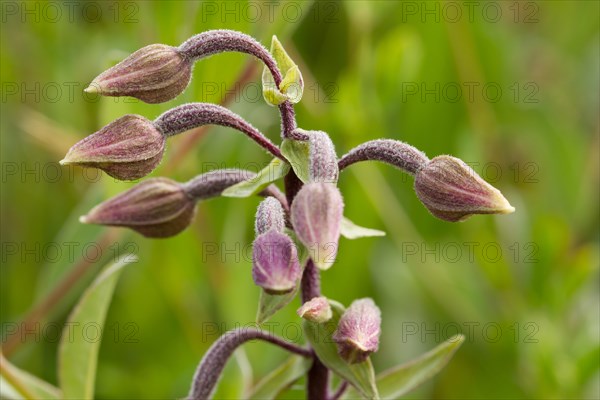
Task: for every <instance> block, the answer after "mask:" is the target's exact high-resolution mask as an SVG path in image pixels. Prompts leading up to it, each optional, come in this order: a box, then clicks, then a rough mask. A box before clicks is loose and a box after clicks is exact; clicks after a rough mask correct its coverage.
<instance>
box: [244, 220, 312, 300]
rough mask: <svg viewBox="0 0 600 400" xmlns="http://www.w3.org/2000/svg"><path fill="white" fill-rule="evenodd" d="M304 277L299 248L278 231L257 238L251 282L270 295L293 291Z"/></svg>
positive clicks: (271, 231)
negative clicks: (302, 276) (252, 280)
mask: <svg viewBox="0 0 600 400" xmlns="http://www.w3.org/2000/svg"><path fill="white" fill-rule="evenodd" d="M300 277H301V269H300V262H299V261H298V253H297V250H296V246H295V245H294V243H293V242H292V239H290V238H289V237H288V236H287V235H285V234H284V233H281V232H277V231H275V230H269V231H267V232H266V233H263V234H260V235H258V236H257V238H256V240H255V241H254V245H253V247H252V278H253V279H254V283H255V284H256V285H257V286H260V287H262V288H263V289H264V290H265V291H266V292H267V293H270V294H281V293H287V292H290V291H292V290H293V289H294V288H295V287H296V285H297V283H298V281H299V280H300Z"/></svg>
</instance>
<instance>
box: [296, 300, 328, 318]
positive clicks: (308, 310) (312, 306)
mask: <svg viewBox="0 0 600 400" xmlns="http://www.w3.org/2000/svg"><path fill="white" fill-rule="evenodd" d="M296 313H297V314H298V315H299V316H300V317H301V318H304V319H306V320H308V321H311V322H316V323H318V324H321V323H323V322H327V321H329V320H330V319H331V317H332V316H333V312H332V311H331V306H330V305H329V301H328V300H327V298H325V297H322V296H320V297H313V298H312V299H310V300H309V301H307V302H306V303H304V304H302V307H300V308H299V309H298V310H297V311H296Z"/></svg>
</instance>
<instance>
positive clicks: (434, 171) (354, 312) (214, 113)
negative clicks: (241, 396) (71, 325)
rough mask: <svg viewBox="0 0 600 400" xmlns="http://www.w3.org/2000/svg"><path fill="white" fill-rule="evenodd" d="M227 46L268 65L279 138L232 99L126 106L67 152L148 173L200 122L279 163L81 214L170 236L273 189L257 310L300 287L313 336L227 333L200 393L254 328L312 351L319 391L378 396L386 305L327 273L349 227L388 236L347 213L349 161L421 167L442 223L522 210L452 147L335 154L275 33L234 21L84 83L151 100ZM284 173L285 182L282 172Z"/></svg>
mask: <svg viewBox="0 0 600 400" xmlns="http://www.w3.org/2000/svg"><path fill="white" fill-rule="evenodd" d="M225 51H236V52H242V53H247V54H250V55H252V56H254V57H256V58H258V59H259V60H260V61H262V62H263V63H264V65H265V68H264V71H263V75H262V81H263V95H264V99H265V101H266V102H267V103H268V104H269V105H272V106H276V107H277V108H278V109H279V112H280V116H281V143H280V145H276V144H275V143H273V142H272V141H271V140H269V139H268V138H267V137H265V135H263V134H262V133H261V132H260V131H259V130H258V129H256V128H255V127H253V126H252V125H251V124H250V123H248V122H247V121H245V120H244V119H243V118H242V117H240V116H239V115H237V114H235V113H233V112H231V111H229V110H228V109H226V108H224V107H221V106H218V105H214V104H206V103H189V104H184V105H180V106H178V107H175V108H173V109H171V110H169V111H167V112H165V113H163V114H162V115H160V116H159V117H158V118H156V119H154V120H149V119H147V118H145V117H143V116H140V115H125V116H123V117H121V118H119V119H117V120H116V121H114V122H111V123H110V124H108V125H106V126H105V127H104V128H102V129H100V130H99V131H98V132H96V133H94V134H92V135H91V136H89V137H87V138H85V139H83V140H81V141H80V142H79V143H76V144H75V145H74V146H73V147H72V148H71V149H70V150H69V152H68V153H67V155H66V156H65V158H64V159H63V160H62V161H61V163H62V164H75V165H81V166H86V167H96V168H99V169H102V170H104V171H105V172H106V173H107V174H109V175H111V176H113V177H115V178H117V179H120V180H135V179H139V178H142V177H144V176H146V175H148V174H149V173H150V172H152V171H153V170H154V169H155V168H156V167H157V166H158V164H159V163H160V161H161V158H162V156H163V153H164V151H165V145H166V141H167V139H168V138H169V137H170V136H173V135H176V134H179V133H182V132H185V131H188V130H190V129H192V128H195V127H198V126H201V125H220V126H225V127H230V128H233V129H235V130H237V131H240V132H242V133H243V134H245V135H246V136H248V137H249V138H250V139H252V140H253V141H254V142H256V143H257V144H258V145H259V146H261V147H262V148H263V149H264V150H266V151H267V152H268V153H270V154H271V155H272V156H273V160H272V161H271V163H270V164H269V165H268V166H267V167H266V168H265V169H264V170H262V171H259V172H258V173H255V172H251V171H246V170H240V169H222V170H214V171H211V172H208V173H205V174H202V175H199V176H197V177H195V178H193V179H191V180H190V181H188V182H185V183H179V182H176V181H173V180H171V179H168V178H150V179H147V180H145V181H143V182H141V183H139V184H137V185H135V186H133V187H132V188H131V189H129V190H127V191H126V192H124V193H122V194H120V195H118V196H116V197H114V198H112V199H110V200H107V201H106V202H104V203H102V204H100V205H98V206H97V207H95V208H93V209H92V210H91V211H90V212H89V213H88V214H87V215H85V216H83V217H81V221H82V222H84V223H93V224H102V225H113V226H123V227H128V228H131V229H133V230H136V231H137V232H139V233H141V234H142V235H144V236H147V237H151V238H164V237H169V236H173V235H176V234H178V233H179V232H181V231H182V230H184V229H186V228H187V227H188V226H189V225H190V224H191V223H192V220H193V218H194V209H195V206H196V203H197V202H198V201H200V200H207V199H210V198H213V197H219V196H228V197H249V196H251V195H260V196H262V197H264V199H263V200H262V202H261V203H260V204H259V205H258V211H257V213H256V222H255V232H256V238H255V240H254V244H253V265H252V271H251V274H250V271H249V276H250V275H251V276H252V279H253V280H254V283H255V284H256V285H257V286H259V287H260V288H261V291H262V293H261V296H260V304H259V312H258V317H257V319H258V322H259V323H260V322H264V321H266V319H268V318H269V317H270V316H272V315H273V314H274V313H275V312H276V311H278V310H279V309H281V308H282V307H283V306H285V305H286V304H288V303H289V302H290V301H291V300H293V299H294V298H295V297H296V295H297V294H298V293H299V295H300V297H301V301H302V306H301V307H300V308H299V309H298V315H299V317H301V318H302V319H303V320H302V321H303V322H302V323H303V327H304V332H305V335H306V339H307V341H308V344H307V345H306V347H301V346H298V345H297V344H294V343H290V342H288V341H286V340H284V339H283V338H279V337H277V336H275V335H273V334H271V333H268V332H266V331H262V330H259V329H238V330H233V331H230V332H227V333H226V334H224V335H223V336H222V337H221V338H220V339H219V340H217V341H216V343H214V344H213V346H212V347H211V348H210V350H209V351H208V352H207V354H206V355H205V356H204V358H203V359H202V361H201V362H200V364H199V366H198V368H197V371H196V374H195V376H194V378H193V381H192V385H191V391H190V393H189V398H190V399H204V398H208V397H210V396H211V394H212V393H213V391H214V388H215V386H216V384H217V382H218V379H219V375H220V374H221V372H222V370H223V367H224V365H225V363H226V361H227V359H228V358H229V356H231V354H232V352H233V351H234V350H235V349H236V348H237V347H238V346H240V345H242V344H243V343H244V342H246V341H249V340H257V339H258V340H264V341H267V342H270V343H272V344H275V345H278V346H280V347H281V348H283V349H285V350H288V351H290V352H291V353H293V354H296V355H298V356H300V357H306V358H308V359H309V360H310V363H307V365H308V367H307V370H306V371H305V372H306V374H307V395H308V397H309V398H311V399H333V398H338V397H341V396H342V395H343V394H344V393H343V392H344V390H345V389H346V387H348V386H349V385H350V386H352V387H353V389H354V390H356V391H358V393H359V394H360V395H362V396H363V397H365V398H377V397H378V391H377V384H376V381H375V376H374V373H373V367H372V364H371V362H370V360H369V355H370V354H371V353H373V352H375V351H377V349H378V347H379V335H380V332H381V313H380V310H379V308H378V307H377V305H376V304H375V302H374V301H373V300H372V299H370V298H363V299H358V300H355V301H354V302H353V303H352V304H351V305H350V306H349V307H348V308H347V309H346V308H344V307H343V306H342V305H341V304H340V303H338V302H336V301H334V300H331V299H328V298H326V297H324V296H323V295H322V294H321V290H320V272H321V271H325V270H327V269H329V268H331V267H332V266H333V265H334V264H335V259H336V254H337V251H338V242H339V239H340V236H346V237H348V238H357V237H361V236H374V235H379V234H380V232H379V231H375V230H371V229H366V228H361V227H358V226H356V225H354V224H353V223H351V222H350V221H349V220H347V219H346V218H344V216H343V211H344V202H343V198H342V194H341V193H340V191H339V189H338V187H337V181H338V177H339V174H340V171H343V170H344V169H346V168H348V167H349V166H351V165H353V164H355V163H358V162H361V161H368V160H376V161H380V162H383V163H386V164H390V165H392V166H394V167H396V168H398V169H400V170H402V171H403V172H405V173H408V174H410V175H413V176H414V189H415V192H416V195H417V197H418V198H419V200H420V201H421V202H422V203H423V205H424V206H425V207H426V208H427V209H428V210H429V211H430V212H431V214H433V215H434V216H435V217H437V218H439V219H442V220H445V221H450V222H455V221H462V220H465V219H467V218H469V217H470V216H472V215H473V214H505V213H510V212H512V211H514V209H513V208H512V207H511V206H510V204H509V203H508V201H507V200H506V199H505V198H504V197H503V196H502V194H501V193H500V192H499V191H498V190H497V189H495V188H494V187H492V186H491V185H489V184H488V183H486V182H485V181H484V180H483V179H481V178H480V177H479V176H478V175H477V174H476V173H475V172H474V171H473V170H472V169H471V168H469V167H468V166H467V165H466V164H465V163H464V162H463V161H461V160H459V159H457V158H454V157H451V156H447V155H442V156H438V157H434V158H432V159H429V158H427V156H426V155H425V154H424V153H423V152H421V151H419V150H417V149H415V148H414V147H412V146H410V145H408V144H406V143H403V142H400V141H397V140H391V139H381V140H373V141H369V142H366V143H363V144H362V145H360V146H358V147H356V148H354V149H352V150H351V151H350V152H348V153H347V154H346V155H344V156H342V157H341V158H339V159H338V157H337V155H336V152H335V148H334V145H333V143H332V142H331V139H330V138H329V136H328V135H327V134H326V133H325V132H322V131H317V130H304V129H300V128H298V127H297V125H296V118H295V114H294V106H293V105H294V103H297V102H298V101H300V99H301V97H302V91H303V85H304V84H303V80H302V75H301V73H300V70H299V69H298V67H297V65H296V64H295V63H294V62H293V61H292V59H291V58H290V57H289V56H288V55H287V53H286V52H285V50H284V49H283V47H282V46H281V44H280V42H279V41H278V40H277V38H276V37H273V40H272V44H271V50H270V51H268V50H267V49H266V48H264V47H263V46H262V45H261V44H260V43H258V42H257V41H256V40H254V39H253V38H251V37H250V36H247V35H245V34H243V33H239V32H234V31H228V30H213V31H208V32H204V33H201V34H199V35H196V36H194V37H192V38H190V39H189V40H187V41H186V42H184V43H183V44H182V45H181V46H179V47H171V46H167V45H162V44H154V45H150V46H146V47H144V48H142V49H140V50H138V51H136V52H135V53H133V54H132V55H130V56H129V57H127V58H126V59H125V60H123V61H122V62H120V63H119V64H117V65H115V66H114V67H112V68H110V69H109V70H107V71H105V72H103V73H102V74H100V75H99V76H98V77H96V78H95V79H94V80H93V81H92V83H91V84H90V86H89V87H88V88H87V89H86V91H88V92H96V93H99V94H101V95H105V96H132V97H136V98H138V99H140V100H142V101H144V102H146V103H161V102H165V101H168V100H171V99H174V98H175V97H177V96H178V95H179V94H180V93H182V92H183V91H184V90H185V89H186V87H187V86H188V84H189V82H190V79H191V74H192V67H193V64H194V63H195V62H196V61H198V60H200V59H202V58H205V57H208V56H211V55H214V54H217V53H221V52H225ZM280 179H281V180H283V187H284V192H282V191H281V190H280V189H279V188H278V187H277V186H276V185H275V183H274V182H275V181H278V180H280ZM322 334H325V336H326V335H329V337H324V335H322ZM330 371H332V372H333V373H336V374H337V375H339V377H340V378H341V381H342V382H343V384H342V385H341V386H340V388H338V391H337V392H336V393H331V392H330V388H329V373H330Z"/></svg>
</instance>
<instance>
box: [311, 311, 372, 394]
mask: <svg viewBox="0 0 600 400" xmlns="http://www.w3.org/2000/svg"><path fill="white" fill-rule="evenodd" d="M330 304H331V309H332V312H333V316H332V318H331V319H330V320H329V321H327V322H324V323H322V324H318V323H314V322H310V321H307V320H304V321H303V327H304V332H305V333H306V337H307V339H308V341H309V342H310V344H311V345H312V347H313V349H314V350H315V353H316V354H317V356H318V357H319V360H321V362H323V364H325V366H326V367H327V368H329V369H331V370H332V371H333V372H335V373H336V374H337V375H339V376H340V377H341V378H342V379H344V380H346V381H348V382H349V383H350V384H352V385H353V386H354V387H355V388H356V389H357V390H358V391H359V393H360V394H361V395H362V396H363V397H364V398H367V399H378V398H379V395H378V393H377V387H376V386H375V373H374V371H373V365H372V364H371V360H370V359H367V360H366V361H364V362H361V363H358V364H348V363H347V362H346V361H344V360H343V359H342V358H341V357H340V356H339V354H338V349H337V346H336V344H335V342H334V341H333V339H332V335H333V333H334V332H335V330H336V329H337V325H338V323H339V320H340V317H341V316H342V314H343V313H344V307H343V306H342V305H341V304H339V303H337V302H334V301H330Z"/></svg>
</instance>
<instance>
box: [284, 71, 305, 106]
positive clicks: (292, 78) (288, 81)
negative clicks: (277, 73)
mask: <svg viewBox="0 0 600 400" xmlns="http://www.w3.org/2000/svg"><path fill="white" fill-rule="evenodd" d="M281 92H282V93H283V94H284V95H285V96H286V98H287V99H288V100H289V101H290V102H292V103H294V104H296V103H298V102H300V100H302V93H303V92H304V81H303V80H302V73H301V72H300V69H299V68H298V66H296V65H294V66H293V67H292V68H290V69H289V70H288V71H287V72H286V74H285V77H284V78H283V80H282V81H281Z"/></svg>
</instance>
